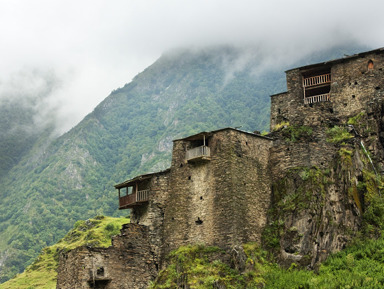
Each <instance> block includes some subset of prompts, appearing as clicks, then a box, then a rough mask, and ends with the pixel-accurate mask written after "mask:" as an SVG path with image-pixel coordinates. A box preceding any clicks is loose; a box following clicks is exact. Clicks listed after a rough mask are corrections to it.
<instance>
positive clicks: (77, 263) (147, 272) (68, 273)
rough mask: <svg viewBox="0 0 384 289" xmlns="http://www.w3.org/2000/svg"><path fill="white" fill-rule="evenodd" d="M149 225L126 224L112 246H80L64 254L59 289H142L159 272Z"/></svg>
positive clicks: (61, 262) (59, 276)
mask: <svg viewBox="0 0 384 289" xmlns="http://www.w3.org/2000/svg"><path fill="white" fill-rule="evenodd" d="M156 274H157V272H156V267H155V262H154V258H153V253H152V251H151V247H150V244H149V241H148V229H147V228H146V227H145V226H141V225H136V224H126V225H124V226H123V229H122V230H121V234H120V235H119V236H115V237H114V238H113V240H112V246H111V247H109V248H89V247H79V248H76V249H74V250H72V251H69V252H67V253H63V254H61V255H60V261H59V268H58V277H57V287H56V288H57V289H74V288H76V289H88V288H104V289H124V288H126V289H132V288H137V289H139V288H140V289H142V288H147V287H148V284H149V281H151V280H153V279H154V278H155V276H156Z"/></svg>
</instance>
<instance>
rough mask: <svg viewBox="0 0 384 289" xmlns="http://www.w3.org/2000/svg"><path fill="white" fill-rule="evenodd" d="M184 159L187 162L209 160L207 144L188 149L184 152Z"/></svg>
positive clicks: (209, 153) (209, 154) (209, 152)
mask: <svg viewBox="0 0 384 289" xmlns="http://www.w3.org/2000/svg"><path fill="white" fill-rule="evenodd" d="M185 159H186V161H188V162H204V161H210V160H211V150H210V148H209V147H208V146H205V145H203V146H199V147H195V148H193V149H190V150H188V151H187V152H186V154H185Z"/></svg>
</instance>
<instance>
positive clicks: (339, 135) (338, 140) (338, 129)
mask: <svg viewBox="0 0 384 289" xmlns="http://www.w3.org/2000/svg"><path fill="white" fill-rule="evenodd" d="M326 134H327V141H328V142H330V143H334V144H343V143H344V142H346V141H348V140H349V139H351V138H353V135H352V134H351V133H350V132H349V131H348V130H347V128H346V127H343V126H334V127H332V128H330V129H328V130H327V131H326Z"/></svg>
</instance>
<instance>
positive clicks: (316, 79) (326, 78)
mask: <svg viewBox="0 0 384 289" xmlns="http://www.w3.org/2000/svg"><path fill="white" fill-rule="evenodd" d="M327 83H331V74H330V73H327V74H322V75H316V76H311V77H307V78H304V79H303V86H304V87H310V86H316V85H321V84H327Z"/></svg>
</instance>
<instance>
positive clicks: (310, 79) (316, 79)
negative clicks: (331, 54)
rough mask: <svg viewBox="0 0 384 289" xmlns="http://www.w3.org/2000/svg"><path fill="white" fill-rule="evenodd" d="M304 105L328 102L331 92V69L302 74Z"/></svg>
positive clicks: (326, 68)
mask: <svg viewBox="0 0 384 289" xmlns="http://www.w3.org/2000/svg"><path fill="white" fill-rule="evenodd" d="M303 89H304V104H312V103H316V102H322V101H329V93H330V91H331V68H330V67H325V68H323V69H320V70H319V69H318V70H312V71H307V72H304V73H303Z"/></svg>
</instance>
